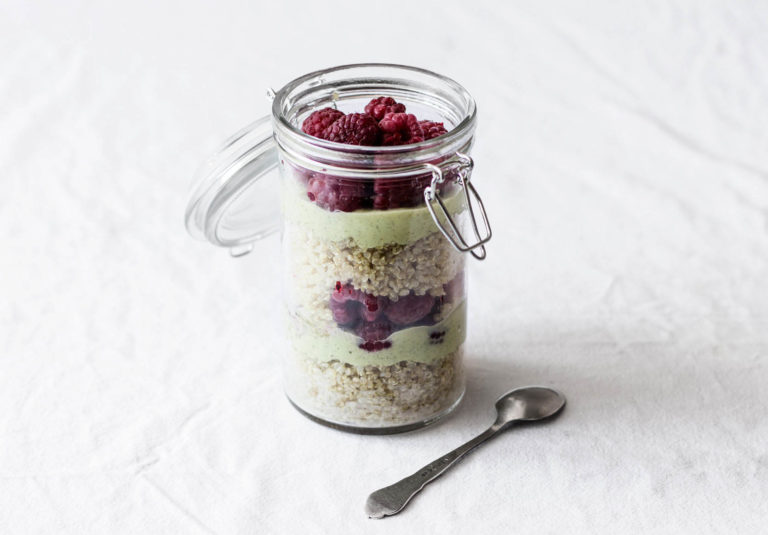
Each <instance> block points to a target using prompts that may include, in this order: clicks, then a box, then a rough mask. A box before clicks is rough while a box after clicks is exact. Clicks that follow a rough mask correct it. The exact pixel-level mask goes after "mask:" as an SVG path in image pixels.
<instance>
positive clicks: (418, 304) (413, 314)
mask: <svg viewBox="0 0 768 535" xmlns="http://www.w3.org/2000/svg"><path fill="white" fill-rule="evenodd" d="M434 304H435V298H434V297H432V296H431V295H414V294H410V295H406V296H403V297H401V298H400V299H398V300H397V301H393V302H392V303H390V304H389V306H387V310H386V311H385V314H386V315H387V318H389V320H390V321H391V322H392V323H395V324H397V325H410V324H411V323H416V322H417V321H419V320H420V319H422V318H423V317H424V316H426V315H427V314H429V312H430V311H431V310H432V307H433V306H434Z"/></svg>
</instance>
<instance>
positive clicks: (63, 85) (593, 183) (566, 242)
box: [0, 0, 768, 534]
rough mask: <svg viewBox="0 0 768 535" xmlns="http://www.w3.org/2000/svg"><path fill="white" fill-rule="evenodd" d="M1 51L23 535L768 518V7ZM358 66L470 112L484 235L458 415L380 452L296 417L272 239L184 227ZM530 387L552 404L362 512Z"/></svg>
mask: <svg viewBox="0 0 768 535" xmlns="http://www.w3.org/2000/svg"><path fill="white" fill-rule="evenodd" d="M539 4H541V5H539ZM0 50H2V53H0V187H1V188H2V189H1V190H0V246H1V248H0V250H1V251H2V253H0V351H1V353H0V533H9V534H37V533H40V534H42V533H77V534H85V533H94V534H95V533H98V534H103V533H110V534H121V533H153V534H164V533H168V534H178V533H189V534H193V533H220V534H233V533H470V532H471V533H502V532H504V533H507V532H514V533H571V534H573V533H610V534H615V533H757V532H760V531H762V530H764V529H765V525H766V520H768V419H767V418H766V409H767V408H768V388H767V383H768V381H767V380H768V289H767V287H766V280H768V6H766V4H765V3H760V2H746V1H744V2H742V1H734V2H719V3H715V2H713V3H710V2H705V3H702V2H693V1H691V2H645V3H633V4H631V5H630V4H626V3H623V2H618V3H617V2H607V1H606V2H598V3H593V2H590V3H583V2H578V3H574V2H554V3H552V2H547V3H538V4H536V5H534V4H533V3H522V2H515V3H511V2H506V3H501V2H492V1H474V2H463V3H446V2H437V1H430V2H423V3H422V2H420V3H416V2H399V1H391V2H388V3H386V4H382V5H380V6H377V7H373V6H371V7H368V6H367V4H364V3H363V4H361V3H359V2H346V1H342V2H334V3H331V4H328V3H318V2H303V3H282V2H272V3H268V4H267V3H257V2H237V1H227V2H217V3H213V2H199V1H192V2H189V1H187V2H165V3H161V2H144V1H132V2H120V3H116V2H108V3H95V2H86V1H79V0H78V1H76V0H73V1H70V2H54V1H47V2H44V1H40V2H27V1H10V2H5V3H4V4H3V5H2V6H0ZM362 61H390V62H397V63H406V64H413V65H419V66H423V67H426V68H429V69H432V70H435V71H438V72H441V73H444V74H446V75H449V76H451V77H453V78H455V79H456V80H458V81H460V82H461V83H463V84H464V85H465V86H466V87H467V88H468V89H469V91H470V92H471V93H472V94H473V96H474V97H475V98H476V100H477V102H478V105H479V110H480V111H479V119H480V121H479V129H478V134H477V144H476V147H475V149H474V157H475V160H476V164H477V165H476V169H475V175H474V180H475V183H476V185H477V186H478V189H479V190H480V191H481V193H482V194H483V195H484V196H485V199H486V205H487V208H488V211H489V214H490V216H491V222H492V224H493V230H494V238H493V241H492V242H491V244H490V246H489V248H488V260H487V261H485V262H483V263H479V262H473V263H472V265H471V283H470V285H469V291H470V305H469V306H470V317H471V319H470V322H471V323H470V335H469V339H468V341H467V346H466V347H467V354H468V358H467V366H468V374H469V383H468V391H467V395H466V399H465V402H464V404H463V405H462V406H461V407H460V408H459V409H458V410H457V412H456V413H455V414H454V415H453V416H452V417H450V418H449V419H447V420H445V421H444V422H443V423H441V424H439V425H436V426H435V427H433V428H430V429H426V430H424V431H420V432H416V433H411V434H407V435H401V436H390V437H362V436H355V435H350V434H344V433H340V432H337V431H334V430H331V429H327V428H324V427H321V426H319V425H316V424H314V423H312V422H310V421H308V420H306V419H304V418H303V417H302V416H301V415H299V414H298V413H297V412H296V411H294V410H293V409H292V408H291V407H290V406H289V404H288V402H287V401H286V400H285V399H284V397H283V394H282V391H281V384H280V374H279V359H278V358H277V353H278V351H279V347H280V344H281V340H279V339H278V338H277V337H276V336H275V334H274V330H273V329H272V327H271V325H272V324H271V319H270V318H271V317H272V316H274V311H275V310H276V309H277V307H278V301H277V300H278V298H279V297H278V286H279V285H278V284H276V281H277V280H279V271H278V270H279V264H278V258H279V240H278V238H277V237H272V238H270V239H267V240H265V241H264V242H262V243H261V244H259V246H258V249H257V252H256V253H254V254H251V255H249V256H247V257H245V258H243V259H240V260H234V259H232V258H230V257H229V256H228V255H227V254H226V252H225V251H222V250H216V249H214V248H213V247H212V246H209V245H207V244H205V243H202V242H195V241H193V240H192V239H191V238H190V237H189V236H188V235H187V234H186V232H185V230H184V228H183V224H182V218H183V212H184V207H185V204H186V200H187V190H188V186H189V183H190V179H191V176H192V175H193V173H194V170H195V168H196V167H197V165H198V164H199V163H200V162H201V161H202V160H204V159H205V157H206V156H207V154H208V153H210V152H211V151H212V150H214V149H215V148H216V147H217V145H218V144H219V142H220V141H222V140H223V139H224V138H226V137H227V136H228V135H229V134H230V133H231V132H233V131H235V130H237V129H238V128H239V127H240V126H242V125H244V124H246V123H248V122H250V121H252V120H253V119H255V118H256V117H258V116H260V115H263V114H265V113H267V111H268V103H267V101H266V100H265V99H264V97H263V95H264V92H265V89H266V88H267V87H269V86H271V87H274V88H279V87H280V86H281V85H282V84H284V83H286V82H287V81H289V80H290V79H292V78H294V77H296V76H298V75H301V74H303V73H305V72H309V71H312V70H315V69H319V68H322V67H327V66H332V65H336V64H343V63H352V62H362ZM526 384H544V385H550V386H553V387H556V388H558V389H561V390H562V391H563V392H564V393H565V395H566V396H567V397H568V402H569V404H568V407H567V409H566V411H565V413H564V414H563V415H562V417H561V418H559V419H558V420H557V421H555V422H552V423H551V424H548V425H542V426H537V427H526V428H523V427H521V428H519V429H516V430H512V431H510V432H509V433H507V434H505V435H503V436H501V437H499V438H497V439H495V440H493V441H492V442H491V443H489V444H487V445H486V446H484V447H483V448H482V449H480V450H478V451H476V452H474V453H473V454H472V455H471V456H470V457H469V458H467V459H466V460H465V461H464V462H462V463H461V464H460V465H459V466H457V467H456V468H454V469H453V470H452V471H451V472H449V473H448V474H447V475H446V476H445V477H443V478H442V479H441V480H439V481H438V482H436V483H435V484H433V485H431V486H430V487H428V488H427V489H426V491H425V492H424V493H422V494H421V495H420V496H418V497H417V498H416V499H415V500H414V501H413V503H412V504H411V505H410V506H409V507H408V509H407V510H406V511H405V512H404V513H403V514H401V515H399V516H397V517H393V518H389V519H386V520H381V521H374V520H368V519H367V518H365V515H364V514H363V504H364V501H365V497H366V496H367V494H368V493H369V492H371V491H373V490H375V489H376V488H378V487H380V486H383V485H386V484H389V483H392V482H394V481H396V480H398V479H400V478H401V477H403V476H405V475H408V474H410V473H411V472H412V471H414V470H416V469H417V468H419V467H420V466H422V465H424V464H426V463H427V462H429V461H431V460H433V459H434V458H436V457H437V456H439V455H440V454H442V453H444V452H447V451H448V450H450V449H453V448H454V447H455V446H457V445H459V444H461V443H462V442H463V441H465V440H467V439H469V438H470V437H471V436H473V435H474V434H476V433H478V432H480V431H482V430H483V429H484V428H485V426H486V425H487V424H488V423H489V422H490V421H491V420H492V414H491V407H492V404H493V401H494V399H495V398H496V397H497V396H498V395H500V394H501V393H503V392H505V391H506V390H508V389H511V388H513V387H516V386H520V385H526Z"/></svg>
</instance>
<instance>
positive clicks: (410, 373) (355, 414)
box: [286, 349, 463, 427]
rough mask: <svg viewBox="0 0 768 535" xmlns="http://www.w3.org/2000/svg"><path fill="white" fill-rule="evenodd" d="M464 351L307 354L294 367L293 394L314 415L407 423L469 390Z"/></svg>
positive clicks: (339, 420) (363, 422) (340, 419)
mask: <svg viewBox="0 0 768 535" xmlns="http://www.w3.org/2000/svg"><path fill="white" fill-rule="evenodd" d="M461 358H462V351H461V349H459V350H458V351H456V352H453V353H449V354H447V355H445V356H444V357H442V358H440V359H438V360H436V361H433V362H431V363H428V364H423V363H417V362H411V361H402V362H399V363H397V364H393V365H391V366H383V367H379V366H374V365H366V366H354V365H352V364H348V363H344V362H339V361H338V360H334V361H330V362H318V361H315V360H313V359H311V358H305V357H304V356H301V355H296V356H294V358H293V359H291V360H292V361H293V362H292V365H291V366H290V367H289V368H288V376H287V377H286V380H287V387H288V394H289V396H290V397H291V398H292V399H294V400H295V401H297V402H298V403H299V404H300V406H301V407H302V408H303V409H304V410H306V411H308V412H309V413H311V414H315V415H317V416H320V417H322V418H323V419H326V420H330V421H333V422H335V423H339V424H347V425H356V426H363V427H365V426H379V425H384V426H397V425H407V424H410V423H414V422H418V421H421V420H424V419H428V418H431V417H433V416H436V415H438V414H440V413H441V412H442V411H443V410H445V409H447V408H448V407H450V406H452V405H453V404H454V403H455V402H456V401H457V400H458V399H459V397H460V396H461V394H462V392H463V377H461V375H460V374H461V370H462V363H461Z"/></svg>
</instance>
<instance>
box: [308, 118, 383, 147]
mask: <svg viewBox="0 0 768 535" xmlns="http://www.w3.org/2000/svg"><path fill="white" fill-rule="evenodd" d="M322 138H323V139H327V140H328V141H335V142H336V143H346V144H347V145H371V146H375V145H378V144H379V139H380V138H381V131H380V130H379V125H378V124H377V123H376V119H374V118H373V117H371V116H370V115H368V114H367V113H350V114H349V115H345V116H343V117H339V118H338V119H337V120H336V121H334V122H333V123H332V124H331V125H330V126H328V127H327V128H326V129H325V130H323V135H322Z"/></svg>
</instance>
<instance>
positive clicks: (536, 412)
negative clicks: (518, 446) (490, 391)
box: [494, 386, 565, 427]
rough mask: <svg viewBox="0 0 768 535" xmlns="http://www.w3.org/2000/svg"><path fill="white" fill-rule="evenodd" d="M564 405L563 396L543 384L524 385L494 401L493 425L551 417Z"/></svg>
mask: <svg viewBox="0 0 768 535" xmlns="http://www.w3.org/2000/svg"><path fill="white" fill-rule="evenodd" d="M563 407H565V397H564V396H563V395H562V394H561V393H560V392H558V391H556V390H552V389H551V388H545V387H543V386H526V387H523V388H516V389H515V390H512V391H511V392H507V393H506V394H504V395H503V396H501V397H500V398H499V399H498V400H497V401H496V423H495V424H494V425H495V426H499V427H503V426H507V425H509V424H511V423H512V422H533V421H536V420H544V419H546V418H551V417H553V416H555V415H556V414H557V413H559V412H560V411H561V410H562V409H563Z"/></svg>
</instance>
